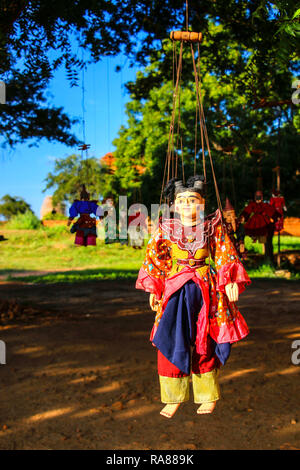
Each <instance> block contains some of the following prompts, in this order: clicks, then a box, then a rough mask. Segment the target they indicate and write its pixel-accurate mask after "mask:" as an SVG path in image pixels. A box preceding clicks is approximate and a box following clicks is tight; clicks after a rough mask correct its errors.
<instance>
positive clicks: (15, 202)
mask: <svg viewBox="0 0 300 470" xmlns="http://www.w3.org/2000/svg"><path fill="white" fill-rule="evenodd" d="M28 211H30V212H32V210H31V208H30V205H29V204H27V202H26V201H24V199H22V198H21V197H16V196H15V197H12V196H10V195H9V194H5V196H3V197H2V198H1V204H0V214H1V215H2V216H4V217H5V219H7V220H9V219H10V218H11V217H13V216H14V215H17V214H25V212H28Z"/></svg>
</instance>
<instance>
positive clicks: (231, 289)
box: [225, 282, 239, 302]
mask: <svg viewBox="0 0 300 470" xmlns="http://www.w3.org/2000/svg"><path fill="white" fill-rule="evenodd" d="M225 292H226V295H227V297H228V300H229V302H237V300H238V298H239V287H238V285H237V283H236V282H233V283H231V284H227V286H225Z"/></svg>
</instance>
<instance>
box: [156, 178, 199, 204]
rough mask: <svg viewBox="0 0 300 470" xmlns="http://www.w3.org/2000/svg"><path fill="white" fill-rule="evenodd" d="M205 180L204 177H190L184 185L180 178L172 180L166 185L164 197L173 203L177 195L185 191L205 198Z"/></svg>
mask: <svg viewBox="0 0 300 470" xmlns="http://www.w3.org/2000/svg"><path fill="white" fill-rule="evenodd" d="M205 185H206V183H205V179H204V176H203V175H195V176H190V177H189V179H188V180H187V182H186V183H185V184H184V183H183V181H182V180H179V179H178V178H172V179H171V180H170V181H168V183H167V184H166V186H165V188H164V191H163V196H164V197H165V198H167V199H169V201H170V202H173V201H174V199H175V197H176V194H178V193H183V192H184V191H194V192H195V193H198V194H200V196H202V197H205Z"/></svg>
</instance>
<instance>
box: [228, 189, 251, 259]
mask: <svg viewBox="0 0 300 470" xmlns="http://www.w3.org/2000/svg"><path fill="white" fill-rule="evenodd" d="M223 217H224V223H225V227H226V231H227V233H228V235H229V237H230V240H231V241H232V243H233V244H234V246H235V248H236V250H237V252H238V255H239V256H240V258H241V259H245V258H246V254H247V250H246V249H245V230H244V227H243V225H242V224H241V223H240V221H239V219H238V218H237V216H236V213H235V209H234V207H233V206H232V204H231V202H230V201H229V199H228V198H226V203H225V207H224V209H223Z"/></svg>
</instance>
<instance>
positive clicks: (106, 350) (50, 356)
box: [0, 280, 300, 450]
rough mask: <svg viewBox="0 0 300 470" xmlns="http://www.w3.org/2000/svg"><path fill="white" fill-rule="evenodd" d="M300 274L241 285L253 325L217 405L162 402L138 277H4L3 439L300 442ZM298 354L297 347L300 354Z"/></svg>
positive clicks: (0, 288) (24, 442) (256, 445)
mask: <svg viewBox="0 0 300 470" xmlns="http://www.w3.org/2000/svg"><path fill="white" fill-rule="evenodd" d="M299 286H300V283H299V282H291V281H284V280H270V281H266V280H259V281H258V280H257V281H253V283H252V285H251V286H250V287H248V289H247V290H246V291H245V292H244V293H243V294H242V295H241V297H240V300H239V306H240V309H241V311H242V313H243V315H244V317H245V318H246V320H247V323H248V325H249V327H250V334H249V336H248V337H247V338H246V339H244V340H243V341H240V342H239V343H238V344H236V345H234V347H233V349H232V353H231V357H230V359H229V361H228V363H227V364H226V366H225V367H224V368H223V369H222V370H221V379H220V381H221V390H222V395H223V396H222V400H220V401H219V402H218V404H217V407H216V410H215V412H214V413H213V414H212V415H206V416H204V415H202V416H199V415H197V414H196V409H197V405H195V404H194V403H193V401H192V391H191V398H190V402H189V403H186V404H183V405H181V407H180V409H179V410H178V412H177V413H176V415H175V416H174V418H173V419H171V420H168V419H166V418H164V417H162V416H161V415H160V414H159V411H160V409H161V408H162V404H161V403H160V397H159V383H158V377H157V372H156V351H155V349H154V348H153V346H152V345H151V343H150V342H149V334H150V330H151V327H152V321H153V313H152V312H151V310H150V308H149V307H148V296H147V294H145V293H144V292H142V291H137V290H135V289H134V285H133V283H132V282H125V281H124V282H108V281H107V282H106V281H102V282H86V283H81V284H57V285H54V284H52V285H43V286H41V285H30V284H22V283H5V282H3V283H1V284H0V299H1V301H2V302H3V301H5V300H9V301H10V302H13V301H15V306H18V305H22V306H23V307H22V308H23V310H22V309H21V310H20V309H19V310H18V308H16V309H15V312H18V311H19V312H20V315H19V316H18V315H17V314H16V315H14V314H11V316H10V318H9V316H8V317H7V318H6V317H5V318H4V317H3V318H2V321H4V324H2V326H1V327H0V339H1V340H2V341H4V342H5V344H6V364H5V365H0V370H1V379H0V380H1V383H0V387H1V390H0V417H1V422H0V448H1V449H116V450H117V449H130V450H133V449H151V450H163V449H166V450H170V449H172V450H174V449H190V450H196V449H200V450H201V449H268V450H271V449H300V409H299V385H300V380H299V373H300V364H299V365H293V364H292V362H291V356H292V352H293V350H292V342H293V341H294V340H296V339H300V316H299V312H300V290H299ZM298 357H300V354H299V355H298Z"/></svg>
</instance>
